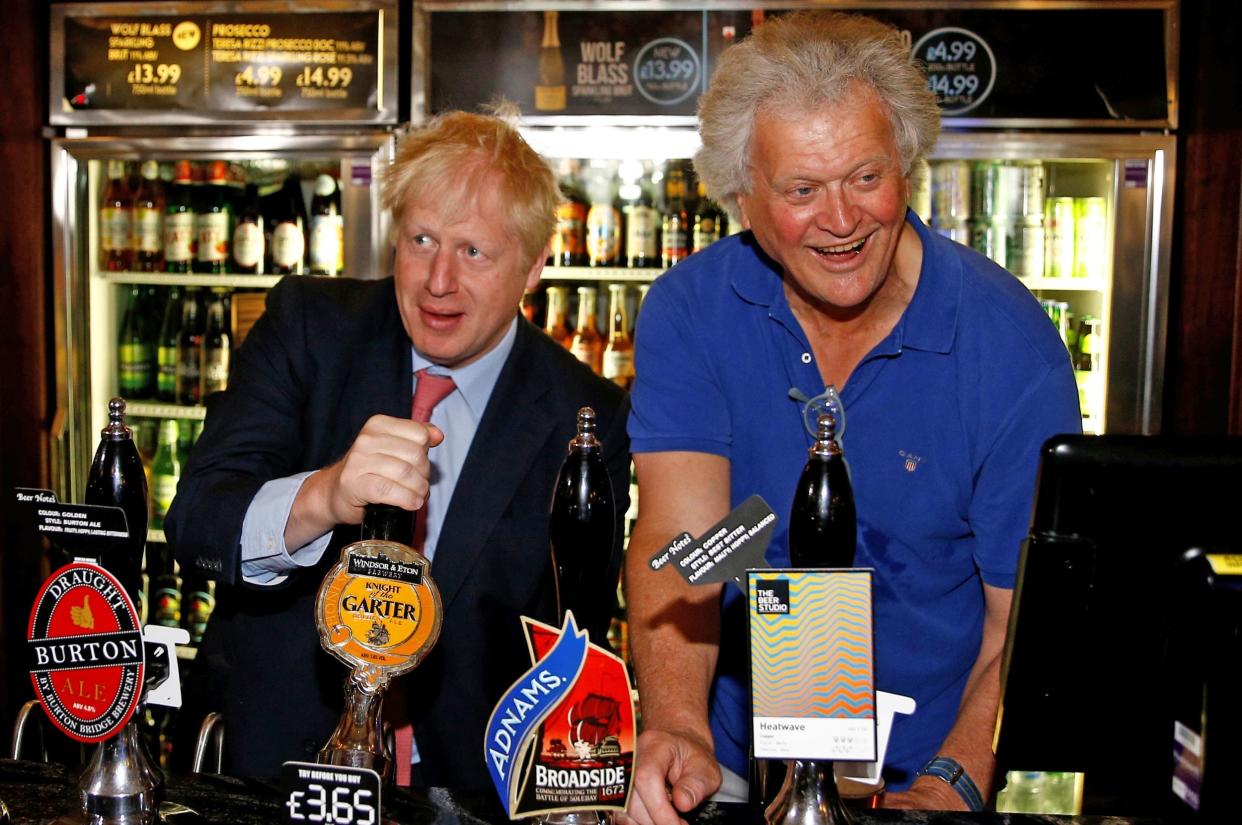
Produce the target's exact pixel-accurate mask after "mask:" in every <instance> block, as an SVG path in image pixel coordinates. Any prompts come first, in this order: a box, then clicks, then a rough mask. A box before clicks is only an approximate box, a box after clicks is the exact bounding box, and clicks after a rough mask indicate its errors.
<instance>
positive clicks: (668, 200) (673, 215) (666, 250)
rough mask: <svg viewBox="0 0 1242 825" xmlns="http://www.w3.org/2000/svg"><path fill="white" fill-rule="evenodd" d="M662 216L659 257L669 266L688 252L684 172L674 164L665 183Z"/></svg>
mask: <svg viewBox="0 0 1242 825" xmlns="http://www.w3.org/2000/svg"><path fill="white" fill-rule="evenodd" d="M664 193H665V198H664V217H663V220H662V221H661V224H660V240H661V243H660V259H661V263H663V264H664V266H665V267H670V266H672V265H673V264H675V263H677V262H678V261H680V260H682V259H683V258H685V257H686V256H687V255H689V254H690V238H689V237H688V235H689V229H690V216H689V215H688V214H687V212H686V173H685V172H684V171H682V169H681V168H680V167H678V166H674V167H673V168H672V170H671V171H670V172H669V173H668V183H667V184H665V190H664Z"/></svg>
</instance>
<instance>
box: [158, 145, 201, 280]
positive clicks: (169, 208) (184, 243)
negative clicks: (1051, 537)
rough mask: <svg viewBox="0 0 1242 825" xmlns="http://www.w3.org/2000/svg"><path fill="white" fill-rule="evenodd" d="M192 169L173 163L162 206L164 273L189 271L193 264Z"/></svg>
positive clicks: (183, 161)
mask: <svg viewBox="0 0 1242 825" xmlns="http://www.w3.org/2000/svg"><path fill="white" fill-rule="evenodd" d="M193 196H194V167H193V166H192V165H191V164H190V162H189V161H188V160H179V161H177V164H176V166H175V167H174V170H173V181H172V186H170V187H169V188H168V194H167V197H166V198H165V206H164V271H165V272H189V271H190V267H191V265H192V264H193V261H194V197H193Z"/></svg>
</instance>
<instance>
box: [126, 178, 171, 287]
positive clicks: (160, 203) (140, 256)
mask: <svg viewBox="0 0 1242 825" xmlns="http://www.w3.org/2000/svg"><path fill="white" fill-rule="evenodd" d="M132 247H133V250H134V269H135V270H137V271H138V272H159V271H160V270H161V269H163V268H164V183H163V181H161V180H160V165H159V164H158V163H156V162H155V161H153V160H148V161H146V162H145V163H143V164H142V177H141V178H139V182H138V189H137V191H136V192H134V212H133V243H132Z"/></svg>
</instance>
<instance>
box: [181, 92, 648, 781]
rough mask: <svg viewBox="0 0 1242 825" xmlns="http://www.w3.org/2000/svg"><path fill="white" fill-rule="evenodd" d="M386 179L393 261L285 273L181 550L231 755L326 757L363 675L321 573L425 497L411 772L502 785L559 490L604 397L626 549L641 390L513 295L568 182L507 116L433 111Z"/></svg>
mask: <svg viewBox="0 0 1242 825" xmlns="http://www.w3.org/2000/svg"><path fill="white" fill-rule="evenodd" d="M383 182H384V205H385V206H386V207H388V208H389V209H390V210H391V211H392V215H393V226H394V232H393V234H394V243H395V247H396V256H395V266H394V271H395V276H394V278H390V279H386V280H381V281H350V280H335V279H333V280H319V279H309V278H308V279H303V278H292V277H290V278H286V279H284V280H283V281H282V282H281V283H280V284H278V285H277V287H276V288H275V289H273V290H272V292H271V293H270V294H269V296H268V299H267V311H266V313H265V314H264V316H263V317H262V318H260V319H259V321H258V322H257V323H256V324H255V327H254V329H253V330H252V331H251V332H250V334H249V336H248V337H247V339H246V342H245V345H244V346H243V347H242V348H241V349H240V351H239V352H238V355H237V359H236V363H235V368H234V372H233V375H232V376H231V379H230V385H229V388H228V389H227V390H226V391H224V392H221V393H218V394H216V395H214V396H212V397H211V398H209V399H208V414H207V420H206V424H205V427H204V429H203V433H202V436H201V438H200V439H199V441H198V443H197V444H196V446H195V448H194V453H193V455H192V457H191V458H190V460H189V461H188V462H187V465H186V467H185V468H184V471H183V473H182V476H181V483H180V486H179V488H178V491H177V497H176V500H175V502H174V504H173V507H172V510H171V512H170V513H169V516H168V519H167V522H166V529H167V531H168V536H169V540H170V542H171V543H172V544H173V546H174V547H175V549H176V554H177V558H178V560H179V561H180V563H181V565H182V566H183V567H184V568H186V569H187V570H190V571H194V572H196V573H199V574H204V575H207V576H210V577H212V578H215V579H216V580H217V581H218V582H219V588H218V605H217V608H216V611H215V614H214V615H213V616H212V619H211V622H210V624H209V626H208V630H207V634H206V638H205V639H204V640H203V645H202V648H201V650H200V653H199V657H198V660H197V661H196V662H195V665H194V672H193V673H192V674H191V676H190V685H189V688H190V690H191V691H194V690H197V692H198V694H199V696H200V697H202V696H203V695H204V694H206V695H207V699H208V700H207V701H206V702H204V703H203V704H202V705H200V707H202V708H204V709H214V710H220V711H222V712H223V714H224V718H225V722H226V734H227V735H226V748H225V752H226V770H227V771H229V772H232V773H237V774H242V775H257V776H273V775H275V774H276V773H277V772H278V770H279V766H280V764H281V763H282V762H284V761H286V760H290V759H298V760H312V761H313V759H314V756H315V753H316V752H317V751H318V749H319V748H320V747H321V746H322V745H323V744H324V742H325V741H326V740H327V738H328V736H329V734H330V733H331V732H332V729H333V727H334V726H335V724H336V722H337V720H338V719H339V716H340V709H341V705H342V695H343V694H342V689H343V685H344V681H345V676H346V673H345V669H344V668H343V667H342V666H341V665H340V663H339V662H337V661H336V660H335V659H332V658H330V657H329V656H328V654H326V653H325V652H324V651H323V650H322V649H321V647H320V645H319V640H318V638H317V635H316V629H315V622H314V617H313V610H314V598H315V593H316V590H317V588H318V586H319V584H320V582H321V581H322V579H323V576H324V573H325V572H326V570H327V569H328V568H329V567H330V566H331V565H333V564H335V563H336V561H337V560H338V558H339V551H340V548H341V547H342V546H343V545H345V544H348V543H350V542H352V541H356V540H357V539H358V536H359V531H358V527H357V525H358V523H359V522H360V521H361V518H362V512H363V507H364V506H365V505H366V504H369V503H382V504H391V505H396V506H399V507H403V508H406V509H415V508H419V507H423V505H424V502H427V506H426V510H425V516H426V526H427V535H426V543H425V544H424V545H423V549H424V553H425V554H426V555H428V557H429V558H430V559H431V560H432V567H431V573H432V576H433V578H434V579H435V581H436V583H437V585H438V587H439V589H440V593H441V597H442V599H443V603H444V622H443V628H442V633H441V636H440V640H439V643H438V644H437V645H436V647H435V648H434V649H433V650H432V652H431V653H430V654H429V655H428V657H427V659H426V660H424V661H423V662H422V663H421V664H420V665H419V667H417V668H416V669H415V670H414V671H412V672H411V673H410V674H408V675H406V676H404V677H402V678H401V681H402V682H403V683H404V684H405V688H406V695H407V700H406V701H407V704H408V715H409V718H410V720H411V721H412V723H413V726H414V732H415V742H416V754H417V755H416V759H417V760H418V762H419V770H418V771H417V772H416V779H417V776H418V774H419V773H421V779H422V781H423V782H425V783H426V784H429V785H442V786H452V787H465V788H479V789H485V788H489V787H490V780H489V778H488V775H487V771H486V766H485V764H484V760H483V731H484V727H485V725H486V722H487V718H488V715H489V714H490V712H491V709H492V707H493V705H494V703H495V702H496V700H497V699H498V698H499V696H500V695H501V694H502V693H503V691H504V690H505V689H506V688H507V687H508V686H509V685H510V684H511V683H512V682H513V681H514V680H515V679H516V678H517V677H518V676H520V675H521V674H522V672H524V671H525V670H526V669H527V668H528V667H529V654H528V653H527V648H526V644H525V641H524V639H523V635H522V631H521V627H520V623H519V621H518V617H519V616H520V615H528V616H533V617H536V618H538V619H541V620H543V621H548V622H555V621H556V606H555V605H556V602H555V590H554V584H553V576H552V568H551V563H550V557H549V543H548V508H549V504H550V501H551V495H552V488H553V485H554V482H555V479H556V475H557V472H558V470H559V468H560V465H561V462H562V461H563V459H564V456H565V448H566V444H567V443H568V441H569V439H570V438H571V437H572V436H573V435H574V427H575V414H576V411H577V410H578V408H579V407H581V406H585V405H589V406H592V407H594V408H595V410H596V413H597V415H598V420H599V428H598V429H599V432H600V434H601V437H602V441H603V444H604V451H605V460H606V463H607V465H608V469H609V474H610V476H611V478H612V483H613V488H614V493H615V498H616V516H617V518H616V531H615V532H616V540H615V541H614V547H613V548H612V551H611V552H612V557H611V564H612V570H613V572H614V574H615V572H616V570H617V569H618V568H619V565H620V557H619V546H620V532H621V525H622V516H623V514H624V512H625V509H626V506H627V503H628V495H627V493H628V473H629V454H628V439H627V437H626V435H625V421H626V414H627V411H628V401H627V399H626V397H625V394H624V393H623V392H622V391H621V390H619V389H618V388H617V387H615V386H614V385H612V384H610V383H608V382H606V381H604V380H602V379H600V378H598V377H596V376H595V375H594V374H593V373H591V371H590V370H589V369H588V368H586V367H585V366H583V365H582V364H580V363H579V362H578V361H576V360H575V359H574V358H573V357H572V356H571V355H569V354H568V353H567V352H566V351H565V350H564V349H562V348H561V347H560V346H559V345H557V344H555V343H554V342H552V341H551V340H550V339H548V338H547V337H546V336H545V335H544V334H543V333H542V332H540V331H539V330H538V329H536V328H535V327H533V326H531V325H530V324H529V323H528V322H527V321H525V320H524V319H523V318H521V317H520V315H519V313H518V311H517V307H518V304H519V301H520V298H521V295H522V293H523V291H524V290H525V289H530V288H533V287H534V286H535V285H536V284H537V283H538V281H539V276H540V272H541V270H542V268H543V262H544V260H545V258H546V255H547V249H546V244H547V240H548V238H549V237H550V235H551V233H552V231H553V228H554V225H555V216H554V208H555V205H556V203H557V201H558V199H559V192H558V190H557V184H556V180H555V177H554V176H553V175H552V173H551V171H550V170H549V169H548V167H547V165H546V164H545V163H544V162H543V160H542V159H541V158H539V156H538V155H537V154H535V152H534V151H533V150H531V149H530V147H529V146H527V145H526V144H525V142H524V141H522V139H521V137H520V136H519V135H518V134H517V132H516V131H515V130H514V129H513V128H512V126H511V125H510V124H508V123H506V122H505V121H503V120H501V119H499V118H494V117H490V116H481V115H469V114H464V113H450V114H447V115H443V116H441V117H438V118H436V119H435V120H434V121H433V122H432V123H430V124H428V125H427V126H426V127H424V128H421V129H419V130H416V131H414V132H412V133H411V134H410V135H408V136H407V137H406V138H404V139H403V140H402V142H401V145H400V147H399V149H398V153H397V159H396V162H395V163H394V164H393V165H392V167H390V169H389V170H388V172H387V173H386V175H385V177H384V181H383ZM423 368H427V369H429V370H430V371H431V372H432V373H436V374H440V375H447V376H449V377H451V378H452V379H453V380H454V386H453V389H452V391H451V392H450V394H449V395H448V396H447V397H446V398H445V399H444V400H442V401H440V402H439V404H438V405H437V406H436V407H435V412H434V413H432V415H431V421H430V423H420V422H418V421H413V420H411V419H410V406H411V394H412V392H413V390H414V387H415V384H416V382H417V381H418V380H421V379H420V378H419V377H418V376H417V375H416V373H417V372H418V371H419V370H421V369H423ZM421 518H423V514H420V519H421ZM610 580H612V581H615V580H616V578H615V575H613V576H612V577H611V579H610ZM612 595H615V594H607V595H605V596H603V597H605V598H610V597H611V596H612ZM592 631H593V636H594V637H595V638H596V639H597V640H602V635H597V634H602V631H603V628H592ZM187 722H188V723H190V724H196V723H197V718H191V719H187Z"/></svg>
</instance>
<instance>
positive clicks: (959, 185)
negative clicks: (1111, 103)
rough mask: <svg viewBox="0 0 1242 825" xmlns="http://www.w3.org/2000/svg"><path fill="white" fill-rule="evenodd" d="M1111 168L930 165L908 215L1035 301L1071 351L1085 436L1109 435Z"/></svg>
mask: <svg viewBox="0 0 1242 825" xmlns="http://www.w3.org/2000/svg"><path fill="white" fill-rule="evenodd" d="M1113 174H1114V169H1113V164H1112V163H1111V162H1109V161H1105V160H994V159H958V158H947V159H938V160H933V161H932V162H931V163H930V164H929V167H928V168H926V169H924V170H923V174H922V175H921V176H920V178H919V180H918V181H917V182H918V184H919V186H918V187H917V188H916V189H915V191H914V194H913V196H912V206H913V208H914V209H915V211H916V212H918V213H919V215H920V216H921V217H922V218H923V219H924V220H925V221H927V223H928V224H929V225H930V226H931V227H932V228H933V229H935V230H936V231H938V232H940V233H941V234H944V235H947V236H948V237H950V238H952V239H954V240H956V241H959V242H960V243H963V244H966V245H968V246H971V247H973V248H974V249H975V250H976V251H978V252H979V253H980V254H983V255H986V256H987V257H989V258H991V259H992V260H994V261H996V262H997V263H998V264H1000V265H1001V266H1003V267H1005V268H1006V269H1008V270H1009V271H1010V272H1012V273H1013V274H1014V275H1016V276H1017V277H1018V278H1019V279H1020V280H1021V281H1022V282H1023V284H1025V285H1026V287H1027V288H1028V289H1030V290H1031V292H1032V293H1033V294H1034V295H1035V297H1036V298H1037V299H1038V300H1039V302H1040V305H1041V306H1042V307H1043V308H1044V311H1045V312H1046V313H1047V314H1048V317H1049V320H1050V321H1051V322H1052V323H1053V324H1054V325H1055V326H1056V328H1057V331H1058V333H1059V334H1060V336H1061V340H1062V341H1064V342H1065V346H1066V348H1067V349H1068V350H1069V354H1070V359H1071V361H1072V363H1073V365H1074V373H1075V377H1076V380H1077V382H1078V395H1079V406H1080V408H1081V411H1082V425H1083V430H1084V432H1088V433H1101V432H1103V431H1104V414H1105V410H1104V399H1105V398H1106V397H1107V393H1106V390H1107V388H1106V386H1105V384H1106V380H1107V378H1106V376H1107V358H1108V346H1107V340H1108V339H1107V335H1108V329H1109V308H1110V304H1111V292H1112V277H1111V273H1112V261H1111V248H1112V244H1111V220H1110V216H1109V209H1110V206H1109V198H1108V195H1107V193H1109V192H1111V191H1112V186H1113Z"/></svg>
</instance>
